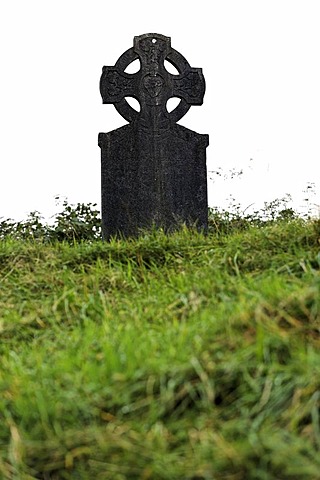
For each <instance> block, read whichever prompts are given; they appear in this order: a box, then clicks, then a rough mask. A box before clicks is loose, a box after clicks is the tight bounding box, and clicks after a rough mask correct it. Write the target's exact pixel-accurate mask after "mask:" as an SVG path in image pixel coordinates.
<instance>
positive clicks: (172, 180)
mask: <svg viewBox="0 0 320 480" xmlns="http://www.w3.org/2000/svg"><path fill="white" fill-rule="evenodd" d="M136 59H138V60H139V61H140V70H139V71H138V72H137V73H135V74H130V73H127V72H125V70H126V68H127V67H128V66H129V64H131V63H132V62H133V61H134V60H136ZM165 61H168V62H169V63H171V64H172V65H173V66H174V67H175V68H176V69H177V71H178V74H177V75H173V74H171V73H169V72H168V71H167V70H166V66H165ZM100 92H101V96H102V99H103V103H113V104H114V106H115V108H116V109H117V111H118V112H119V113H120V114H121V115H122V116H123V117H124V118H125V119H126V120H127V121H128V122H129V124H127V125H125V126H123V127H121V128H118V129H116V130H113V131H111V132H109V133H100V134H99V146H100V148H101V172H102V175H101V187H102V231H103V236H104V238H106V239H108V238H110V237H111V236H114V235H118V234H120V235H123V236H130V235H136V234H138V233H139V231H140V230H141V229H145V228H149V227H151V226H156V227H162V228H164V229H165V230H171V229H173V228H176V227H177V226H178V225H181V223H186V224H187V225H195V226H196V227H197V228H198V229H200V230H206V228H207V210H208V203H207V173H206V147H207V146H208V144H209V136H208V135H201V134H198V133H196V132H194V131H192V130H189V129H187V128H185V127H182V126H181V125H178V124H177V123H176V122H177V121H178V120H180V119H181V118H182V117H183V116H184V115H185V114H186V113H187V111H188V110H189V108H190V107H191V106H192V105H201V104H202V101H203V96H204V92H205V81H204V77H203V74H202V69H201V68H192V67H190V65H189V63H188V62H187V60H186V59H185V58H184V57H183V56H182V55H181V54H180V53H179V52H177V51H176V50H174V49H173V48H172V47H171V42H170V37H165V36H164V35H159V34H155V33H147V34H145V35H140V36H138V37H134V46H133V48H130V49H129V50H127V51H126V52H125V53H123V55H121V56H120V58H119V59H118V61H117V62H116V64H115V65H114V66H112V67H103V71H102V76H101V80H100ZM126 97H133V98H135V99H136V100H138V102H139V104H140V111H139V112H138V111H136V110H135V109H134V108H132V107H131V106H130V104H129V103H128V102H127V100H126ZM171 97H178V98H179V99H180V103H179V105H178V106H177V107H176V108H175V109H174V110H173V111H171V112H170V113H169V112H168V110H167V101H168V100H169V99H170V98H171Z"/></svg>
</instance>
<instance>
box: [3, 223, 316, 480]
mask: <svg viewBox="0 0 320 480" xmlns="http://www.w3.org/2000/svg"><path fill="white" fill-rule="evenodd" d="M319 247H320V232H319V222H318V221H311V220H309V221H303V220H299V219H293V220H288V221H278V222H274V223H273V224H270V225H266V226H264V227H260V228H258V227H251V228H249V229H246V230H245V231H237V230H234V231H232V232H231V233H229V234H222V233H220V234H219V233H210V234H209V235H208V236H203V235H201V234H199V233H196V232H190V231H187V230H182V231H180V232H178V233H175V234H172V235H169V236H167V235H165V234H164V233H162V232H151V233H149V234H147V233H146V234H144V235H142V236H141V237H140V238H139V239H136V240H128V241H125V240H114V241H112V242H110V243H103V242H101V241H93V242H82V243H81V242H80V243H75V244H73V245H70V244H68V243H43V242H41V241H25V242H23V241H21V240H20V241H18V240H13V239H11V240H10V239H9V238H8V239H7V240H3V241H1V242H0V272H1V274H0V336H1V343H0V360H1V364H0V478H3V479H10V480H31V479H43V480H60V479H103V480H105V479H112V480H125V479H142V480H148V479H152V480H157V479H159V480H160V479H161V480H162V479H163V480H164V479H167V480H179V479H181V480H187V479H189V480H209V479H210V480H211V479H219V480H220V479H224V480H242V479H243V480H245V479H246V480H247V479H257V480H270V479H277V480H281V479H283V480H287V479H291V480H293V479H308V480H309V479H310V480H316V479H320V473H319V472H320V422H319V415H320V353H319V347H320V274H319V267H320V253H319Z"/></svg>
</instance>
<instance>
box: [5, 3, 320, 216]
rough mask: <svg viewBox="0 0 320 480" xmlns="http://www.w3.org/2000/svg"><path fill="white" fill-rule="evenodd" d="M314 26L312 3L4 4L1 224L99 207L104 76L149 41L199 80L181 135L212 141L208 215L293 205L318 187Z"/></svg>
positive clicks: (107, 114) (319, 42)
mask: <svg viewBox="0 0 320 480" xmlns="http://www.w3.org/2000/svg"><path fill="white" fill-rule="evenodd" d="M319 25H320V2H319V0H265V1H264V0H197V1H194V0H192V1H189V0H170V1H169V0H161V1H155V0H153V1H152V0H149V1H146V0H142V1H133V0H119V1H109V0H104V1H103V0H87V1H84V0H54V1H52V0H28V1H27V0H10V1H9V0H8V1H2V3H1V7H0V37H1V38H0V40H1V47H2V48H1V76H0V82H1V88H0V97H1V98H0V100H1V103H0V115H1V141H0V158H1V180H2V181H1V189H0V202H1V208H0V217H4V218H7V217H11V218H14V219H23V218H25V217H26V215H27V213H28V212H30V211H33V210H38V211H40V212H42V213H43V214H44V215H46V216H48V215H52V214H53V213H54V212H55V211H57V207H55V201H54V197H55V196H56V195H60V196H61V197H67V198H68V199H69V201H70V202H71V203H72V202H85V203H88V202H93V203H98V206H99V207H100V149H99V147H98V146H97V138H98V133H99V132H108V131H110V130H113V129H115V128H118V127H120V126H121V125H124V124H125V120H123V119H122V117H121V116H120V115H119V114H118V113H117V112H116V110H115V109H114V107H113V106H112V105H102V101H101V97H100V93H99V79H100V75H101V69H102V66H103V65H114V63H115V62H116V60H117V59H118V57H119V56H120V55H121V54H122V53H123V52H124V51H125V50H127V49H128V48H130V47H132V45H133V37H134V36H135V35H141V34H143V33H151V32H152V33H161V34H163V35H166V36H170V37H171V43H172V46H173V48H175V49H176V50H178V51H179V52H180V53H182V55H184V56H185V57H186V58H187V60H188V61H189V63H190V65H191V66H192V67H201V68H202V69H203V73H204V76H205V79H206V85H207V90H206V94H205V97H204V104H203V105H202V106H201V107H200V106H194V107H192V108H191V109H190V110H189V112H188V114H187V115H186V116H185V117H184V118H183V119H182V120H181V121H180V123H181V124H182V125H184V126H186V127H188V128H190V129H192V130H195V131H197V132H199V133H208V134H209V136H210V146H209V148H208V150H207V164H208V187H209V204H210V205H211V206H226V204H227V203H228V200H227V199H228V198H229V196H230V195H231V196H233V197H234V198H235V199H236V200H237V201H239V202H241V204H242V205H243V208H246V207H247V206H248V205H249V204H252V203H253V204H254V205H255V206H256V207H258V206H259V205H261V203H262V202H263V201H270V200H272V199H274V198H279V197H281V196H283V195H285V194H286V193H290V194H291V195H292V196H293V198H294V202H295V206H296V207H297V208H298V207H300V206H301V205H302V204H303V198H304V196H305V195H304V193H303V190H305V189H306V187H307V185H308V183H315V184H316V186H315V187H313V190H317V188H319V185H320V66H319V64H320V60H319V59H320V52H319V50H320V28H319ZM221 169H222V172H223V175H222V176H220V177H219V176H218V175H216V174H215V173H210V172H211V171H221ZM233 169H234V171H236V172H239V171H241V170H243V175H241V176H239V177H236V178H235V179H233V180H231V179H230V178H224V174H226V175H227V176H228V177H230V175H229V172H230V171H232V170H233ZM309 190H310V189H309ZM311 200H312V202H313V203H315V204H318V205H319V204H320V199H319V193H318V192H316V193H315V194H314V195H313V196H312V198H311ZM60 210H61V209H60Z"/></svg>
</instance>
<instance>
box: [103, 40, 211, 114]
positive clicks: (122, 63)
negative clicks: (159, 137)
mask: <svg viewBox="0 0 320 480" xmlns="http://www.w3.org/2000/svg"><path fill="white" fill-rule="evenodd" d="M137 59H139V60H140V70H139V71H138V72H136V73H134V74H129V73H126V72H125V70H126V69H127V67H128V66H129V65H130V64H131V63H132V62H134V61H135V60H137ZM165 61H168V62H169V63H170V64H171V65H173V66H174V67H175V68H176V69H177V71H178V75H174V74H172V73H170V72H168V71H167V69H166V68H165V64H164V62H165ZM100 91H101V95H102V98H103V103H113V104H114V106H115V108H116V109H117V111H118V112H119V113H120V115H121V116H122V117H123V118H125V119H126V120H127V121H128V122H133V121H135V120H137V119H139V116H140V112H138V111H137V110H135V109H134V108H132V107H131V105H130V104H129V103H128V102H127V100H126V98H125V97H133V98H135V99H136V100H138V102H139V103H141V102H144V104H148V106H152V105H153V106H160V107H162V108H163V109H164V110H165V115H166V116H167V117H168V118H169V119H170V121H171V122H177V121H178V120H180V119H181V118H182V117H183V116H184V115H185V114H186V113H187V112H188V110H189V109H190V107H191V105H201V104H202V101H203V95H204V92H205V81H204V77H203V74H202V70H201V68H192V67H190V65H189V63H188V61H187V60H186V59H185V58H184V57H183V55H181V54H180V53H179V52H178V51H177V50H174V49H173V48H172V47H171V44H170V37H166V36H164V35H160V34H154V33H153V34H152V33H149V34H144V35H140V36H138V37H135V38H134V46H133V47H132V48H130V49H128V50H127V51H126V52H124V53H123V54H122V55H121V56H120V57H119V59H118V60H117V62H116V63H115V65H114V67H103V73H102V76H101V80H100ZM173 97H178V98H179V99H180V102H179V104H178V105H177V106H176V108H174V109H173V110H172V111H171V112H168V111H167V108H166V104H167V101H168V99H169V98H173Z"/></svg>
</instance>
